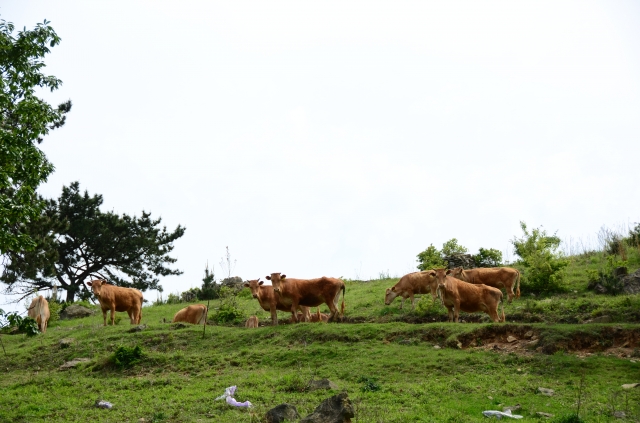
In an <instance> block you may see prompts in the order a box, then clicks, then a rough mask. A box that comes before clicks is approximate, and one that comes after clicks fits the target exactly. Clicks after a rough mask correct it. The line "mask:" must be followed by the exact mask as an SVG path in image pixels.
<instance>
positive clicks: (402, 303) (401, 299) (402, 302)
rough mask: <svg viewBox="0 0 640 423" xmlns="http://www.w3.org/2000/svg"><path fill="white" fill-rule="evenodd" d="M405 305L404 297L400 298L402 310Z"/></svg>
mask: <svg viewBox="0 0 640 423" xmlns="http://www.w3.org/2000/svg"><path fill="white" fill-rule="evenodd" d="M403 305H404V296H401V297H400V310H402V306H403Z"/></svg>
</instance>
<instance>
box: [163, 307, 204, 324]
mask: <svg viewBox="0 0 640 423" xmlns="http://www.w3.org/2000/svg"><path fill="white" fill-rule="evenodd" d="M206 320H207V306H206V305H204V304H191V305H190V306H188V307H185V308H183V309H182V310H180V311H178V312H177V313H176V314H175V315H174V316H173V320H172V321H171V323H175V322H185V323H191V324H192V325H202V324H204V322H205V321H206Z"/></svg>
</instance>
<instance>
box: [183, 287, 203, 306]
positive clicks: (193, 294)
mask: <svg viewBox="0 0 640 423" xmlns="http://www.w3.org/2000/svg"><path fill="white" fill-rule="evenodd" d="M200 294H201V293H200V288H191V289H189V290H188V291H184V292H183V293H182V294H180V299H181V300H182V302H185V303H191V302H193V301H196V300H197V299H198V298H200Z"/></svg>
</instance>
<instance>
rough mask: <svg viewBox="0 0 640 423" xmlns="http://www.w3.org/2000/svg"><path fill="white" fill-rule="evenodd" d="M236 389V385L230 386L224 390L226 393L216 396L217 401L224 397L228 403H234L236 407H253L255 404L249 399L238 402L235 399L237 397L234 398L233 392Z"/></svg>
mask: <svg viewBox="0 0 640 423" xmlns="http://www.w3.org/2000/svg"><path fill="white" fill-rule="evenodd" d="M236 389H237V386H236V385H233V386H229V387H228V388H227V389H225V390H224V394H222V395H220V396H219V397H218V398H216V401H217V400H221V399H224V400H226V401H227V404H229V405H233V406H234V407H247V408H249V407H253V404H251V403H250V402H249V401H245V402H238V401H236V400H235V398H233V394H234V393H235V392H236Z"/></svg>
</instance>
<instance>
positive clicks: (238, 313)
mask: <svg viewBox="0 0 640 423" xmlns="http://www.w3.org/2000/svg"><path fill="white" fill-rule="evenodd" d="M212 318H213V320H214V321H215V322H217V323H231V322H238V321H241V320H244V319H245V314H244V312H243V311H242V310H241V309H240V308H239V307H238V302H237V294H236V292H235V291H234V290H233V289H231V288H229V287H227V286H223V287H221V288H220V307H219V308H218V310H217V311H216V312H215V313H213V316H212Z"/></svg>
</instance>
